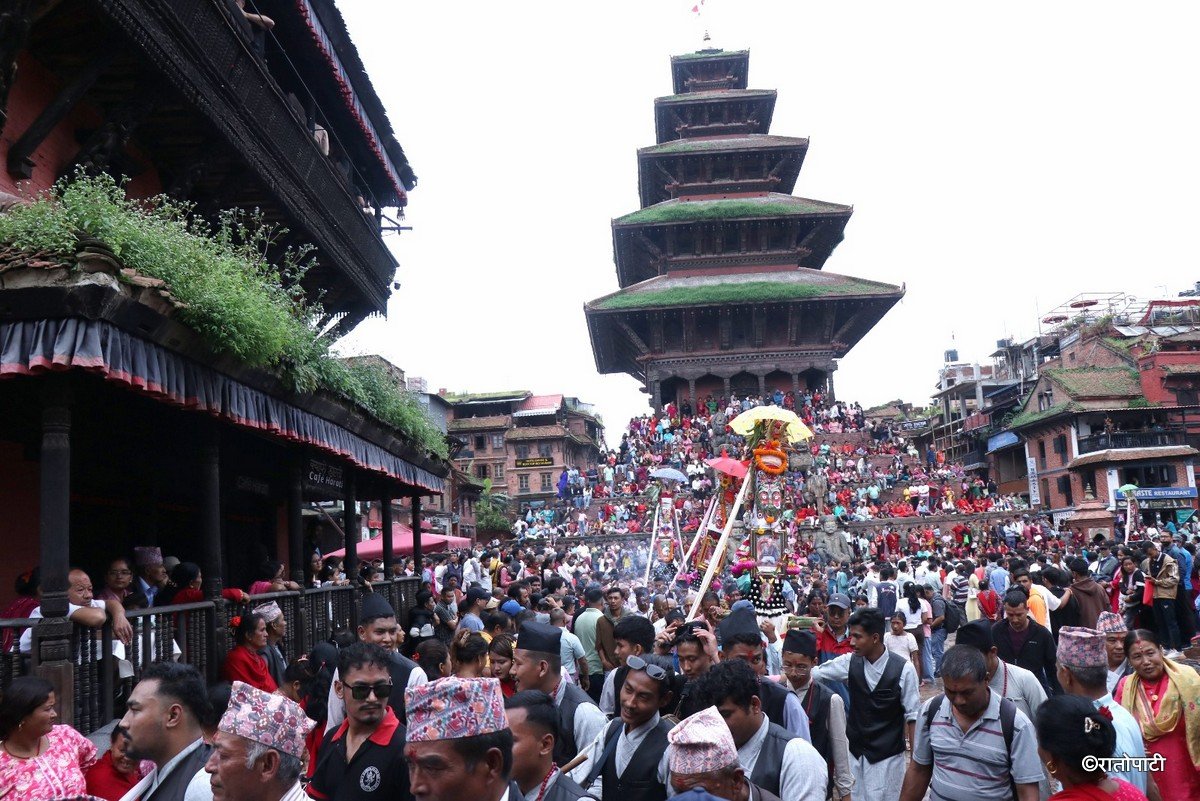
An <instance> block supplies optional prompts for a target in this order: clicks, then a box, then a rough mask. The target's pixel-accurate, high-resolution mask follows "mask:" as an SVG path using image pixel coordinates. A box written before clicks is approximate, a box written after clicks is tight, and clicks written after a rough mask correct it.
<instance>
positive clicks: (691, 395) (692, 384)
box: [688, 378, 696, 414]
mask: <svg viewBox="0 0 1200 801" xmlns="http://www.w3.org/2000/svg"><path fill="white" fill-rule="evenodd" d="M688 401H689V402H690V403H691V404H692V414H695V413H696V379H694V378H689V379H688Z"/></svg>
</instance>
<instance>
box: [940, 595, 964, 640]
mask: <svg viewBox="0 0 1200 801" xmlns="http://www.w3.org/2000/svg"><path fill="white" fill-rule="evenodd" d="M962 624H963V610H962V607H960V606H959V605H958V604H956V603H954V601H946V616H945V617H944V618H943V619H942V627H943V628H944V629H946V633H947V634H953V633H954V632H956V631H958V627H959V626H961V625H962Z"/></svg>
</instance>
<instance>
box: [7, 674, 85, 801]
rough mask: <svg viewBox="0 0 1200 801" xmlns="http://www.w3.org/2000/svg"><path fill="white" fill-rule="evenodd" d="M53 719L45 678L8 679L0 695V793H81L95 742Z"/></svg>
mask: <svg viewBox="0 0 1200 801" xmlns="http://www.w3.org/2000/svg"><path fill="white" fill-rule="evenodd" d="M56 720H58V713H57V712H55V710H54V687H53V686H52V685H51V684H50V682H48V681H46V680H45V679H41V678H37V677H34V676H21V677H19V678H16V679H13V681H12V684H10V685H9V686H8V689H7V690H5V691H4V697H3V699H0V798H3V799H6V801H7V799H9V798H12V799H20V801H50V800H51V799H56V798H74V797H76V796H81V795H84V794H86V793H87V781H86V779H84V776H83V774H84V771H86V770H87V769H88V768H90V767H91V766H92V765H93V764H94V763H95V762H96V746H95V745H93V744H92V741H91V740H89V739H88V738H86V737H84V736H83V735H82V734H80V733H79V732H77V731H75V729H73V728H71V727H70V726H57V725H55V721H56Z"/></svg>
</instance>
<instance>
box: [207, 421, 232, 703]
mask: <svg viewBox="0 0 1200 801" xmlns="http://www.w3.org/2000/svg"><path fill="white" fill-rule="evenodd" d="M199 456H200V464H199V467H200V482H199V485H200V521H199V522H200V549H201V554H202V555H201V565H200V569H201V571H202V573H203V575H204V595H205V597H206V598H207V599H208V600H210V601H212V602H213V605H214V613H213V619H214V625H213V626H212V629H211V630H210V631H207V632H205V636H206V637H207V640H208V653H209V659H208V660H207V662H208V676H207V677H206V678H207V679H208V680H209V681H215V680H216V678H217V674H218V671H219V670H220V666H221V664H222V663H223V662H224V661H225V654H227V653H228V652H229V647H230V642H229V626H228V625H227V620H228V619H229V613H228V610H227V609H226V608H225V602H224V600H223V599H222V598H221V590H222V588H223V587H224V583H225V582H224V573H223V569H222V564H221V432H220V430H219V429H218V428H217V426H216V424H215V423H210V424H209V425H208V426H206V427H205V429H204V430H203V431H202V432H201V441H200V448H199Z"/></svg>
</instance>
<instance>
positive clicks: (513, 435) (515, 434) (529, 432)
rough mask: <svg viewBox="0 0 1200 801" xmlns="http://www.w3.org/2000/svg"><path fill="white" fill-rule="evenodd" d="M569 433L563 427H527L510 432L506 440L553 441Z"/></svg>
mask: <svg viewBox="0 0 1200 801" xmlns="http://www.w3.org/2000/svg"><path fill="white" fill-rule="evenodd" d="M568 433H569V432H568V431H567V429H565V428H563V427H562V426H527V427H525V428H514V429H512V430H510V431H509V432H508V434H507V436H505V438H504V439H505V440H506V441H508V442H516V441H519V440H524V439H553V438H556V437H565V436H567V434H568Z"/></svg>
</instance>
